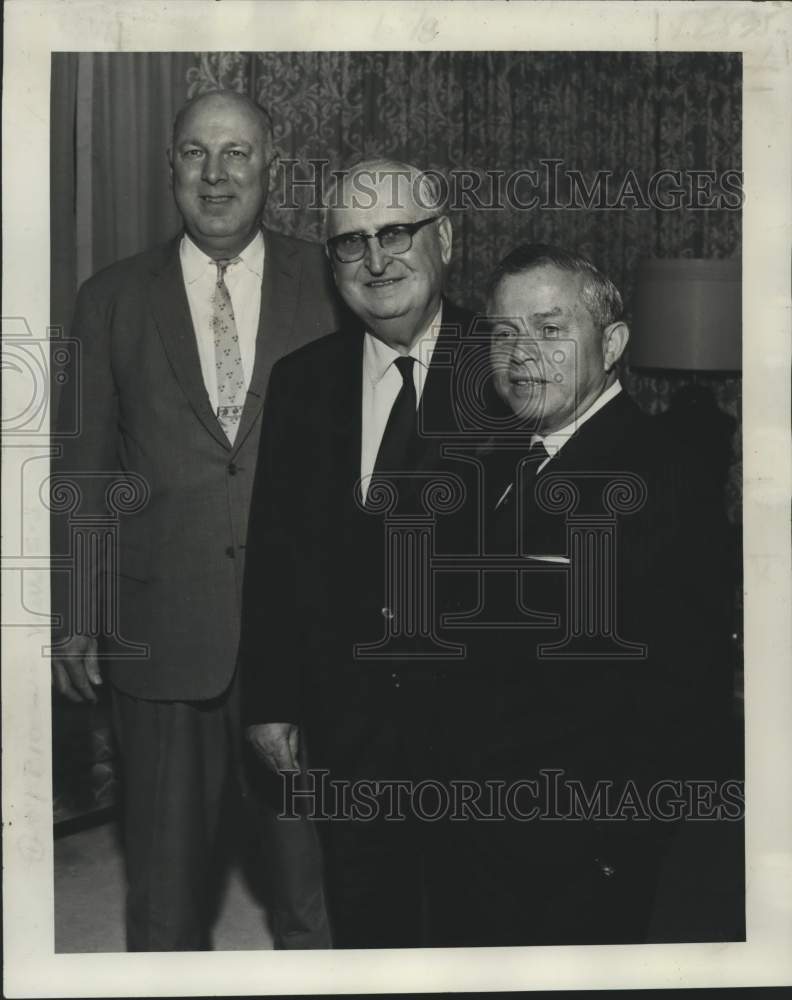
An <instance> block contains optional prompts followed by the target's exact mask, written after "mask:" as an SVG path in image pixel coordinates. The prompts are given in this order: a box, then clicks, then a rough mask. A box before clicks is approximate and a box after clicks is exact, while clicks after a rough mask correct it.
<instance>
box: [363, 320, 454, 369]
mask: <svg viewBox="0 0 792 1000" xmlns="http://www.w3.org/2000/svg"><path fill="white" fill-rule="evenodd" d="M442 314H443V307H442V305H441V306H440V308H439V309H438V310H437V312H436V313H435V315H434V318H433V319H432V321H431V322H430V323H429V324H428V325H427V327H426V329H425V330H424V331H423V332H422V333H421V336H420V337H418V339H417V340H416V341H415V343H414V344H413V345H412V347H411V348H410V350H409V356H410V357H411V358H415V360H416V361H417V362H418V363H419V364H421V365H423V366H424V368H428V367H429V365H430V364H431V363H432V355H433V354H434V349H435V346H436V344H437V332H438V330H439V328H440V324H441V321H442ZM363 353H364V364H365V369H366V372H367V373H368V377H369V379H370V381H371V384H372V385H377V383H378V382H380V380H381V379H382V378H383V376H384V375H385V373H386V372H387V370H388V369H389V368H390V366H391V365H392V364H393V362H394V361H395V360H396V358H398V357H399V356H400V355H399V352H398V351H396V350H394V348H392V347H389V346H388V345H387V344H386V343H384V342H383V341H382V340H380V339H379V338H378V337H375V336H374V335H373V334H371V333H369V332H368V331H366V336H365V341H364V345H363Z"/></svg>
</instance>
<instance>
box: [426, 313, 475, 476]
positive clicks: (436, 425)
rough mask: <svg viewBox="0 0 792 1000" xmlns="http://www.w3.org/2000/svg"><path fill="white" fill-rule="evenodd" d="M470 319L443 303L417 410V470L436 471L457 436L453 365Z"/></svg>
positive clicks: (467, 314)
mask: <svg viewBox="0 0 792 1000" xmlns="http://www.w3.org/2000/svg"><path fill="white" fill-rule="evenodd" d="M471 319H472V316H471V315H470V314H469V313H466V312H465V311H464V310H461V309H457V308H456V307H455V306H453V305H451V304H450V303H448V302H443V314H442V325H441V328H440V333H439V335H438V338H437V344H436V345H435V349H434V352H433V354H432V363H431V364H430V366H429V371H428V372H427V375H426V382H425V383H424V389H423V393H422V394H421V402H420V405H419V407H418V432H419V439H420V444H419V447H418V452H417V455H416V462H415V467H416V470H420V469H425V468H429V467H432V468H436V467H437V461H438V459H439V457H440V450H441V444H442V443H443V441H447V442H452V443H453V442H454V440H455V439H456V438H457V437H458V435H459V427H458V425H457V419H456V414H455V408H454V405H453V404H454V378H455V364H456V360H457V357H458V355H459V346H460V341H461V339H462V338H463V337H464V336H465V334H466V333H467V328H468V326H469V323H470V320H471Z"/></svg>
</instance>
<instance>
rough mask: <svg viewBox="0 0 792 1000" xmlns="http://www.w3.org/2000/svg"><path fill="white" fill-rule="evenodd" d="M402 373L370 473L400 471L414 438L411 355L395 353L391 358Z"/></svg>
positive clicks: (402, 469) (416, 400)
mask: <svg viewBox="0 0 792 1000" xmlns="http://www.w3.org/2000/svg"><path fill="white" fill-rule="evenodd" d="M393 363H394V365H395V366H396V367H397V368H398V370H399V374H400V375H401V377H402V387H401V389H400V390H399V395H398V396H397V397H396V399H395V400H394V401H393V406H392V407H391V411H390V416H389V417H388V423H387V424H386V425H385V433H384V434H383V435H382V441H381V443H380V446H379V451H378V452H377V461H376V462H375V463H374V474H375V475H376V474H377V473H378V472H404V471H405V464H406V459H407V457H408V452H409V448H410V445H411V443H412V442H413V441H414V439H415V433H416V428H417V425H418V419H417V416H416V412H415V411H416V409H417V406H418V398H417V396H416V394H415V380H414V379H413V367H414V365H415V358H411V357H409V356H407V357H404V356H402V357H399V358H396V360H395V361H394V362H393Z"/></svg>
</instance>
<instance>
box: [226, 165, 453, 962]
mask: <svg viewBox="0 0 792 1000" xmlns="http://www.w3.org/2000/svg"><path fill="white" fill-rule="evenodd" d="M328 203H329V206H330V207H329V209H328V212H327V220H326V221H327V237H328V238H327V242H326V247H327V255H328V258H329V260H330V264H331V266H332V270H333V274H334V277H335V281H336V285H337V287H338V289H339V291H340V293H341V296H342V297H343V299H344V300H345V302H346V304H347V305H348V306H349V308H350V309H351V311H352V312H353V313H354V315H355V321H354V322H351V323H350V324H348V325H347V327H346V328H345V329H342V330H339V331H337V332H336V333H334V334H332V335H330V336H329V337H325V338H323V339H321V340H319V341H317V342H315V343H314V344H313V345H311V346H310V347H307V348H302V349H300V350H298V351H296V352H295V353H293V354H292V355H290V356H288V357H287V358H284V359H283V360H282V361H281V362H279V363H278V364H277V365H276V366H275V368H274V369H273V373H272V378H271V381H270V388H269V395H268V402H267V414H266V420H265V421H264V426H265V428H266V431H265V436H264V437H263V438H262V443H261V450H260V453H259V463H260V464H259V467H258V473H257V480H256V484H255V486H254V495H253V502H252V508H251V521H250V530H249V536H248V550H247V566H246V577H245V588H244V609H243V626H242V643H241V658H242V659H241V662H242V664H243V678H244V698H243V703H244V706H245V712H246V715H247V725H248V728H247V736H248V739H249V741H250V743H251V744H252V746H253V747H254V749H255V750H256V751H257V753H258V754H259V756H260V757H261V759H262V761H263V763H264V764H265V765H266V766H267V767H268V768H270V769H271V770H273V771H276V772H277V771H290V770H291V771H293V770H294V769H297V768H300V767H302V768H305V759H306V757H305V755H306V753H307V756H308V758H309V759H310V765H311V768H313V769H314V770H311V771H305V770H304V771H303V774H302V779H301V784H300V787H299V789H298V793H299V794H298V798H299V799H300V801H302V802H303V803H304V804H306V806H307V807H308V808H309V810H311V809H313V810H314V812H315V811H316V810H317V809H318V810H319V818H320V819H327V822H320V823H319V827H320V832H321V833H322V834H323V835H324V842H325V847H326V852H325V857H326V877H327V889H328V895H329V901H330V913H331V922H332V928H333V939H334V945H335V947H341V948H354V947H358V948H366V947H369V948H376V947H416V946H421V945H439V944H445V943H447V944H453V943H454V941H453V931H452V928H453V925H454V922H455V920H456V919H458V918H459V916H460V914H463V913H464V912H465V911H464V906H463V905H462V901H461V899H460V898H459V896H458V893H459V892H460V891H461V890H460V885H461V884H463V883H464V879H463V878H462V877H460V864H459V862H458V861H457V860H455V859H454V852H453V849H452V842H453V834H452V832H451V827H449V825H448V824H447V823H442V822H441V823H438V824H433V823H432V822H430V821H428V820H427V819H426V818H424V819H423V820H421V819H420V818H416V816H415V815H414V814H410V812H409V809H406V810H405V809H403V808H402V807H401V805H402V804H401V803H399V802H396V801H394V800H393V799H394V794H393V793H394V789H395V785H394V784H391V785H389V786H388V791H387V794H386V793H385V792H384V791H383V785H382V784H379V785H378V784H377V783H378V782H380V783H382V782H386V783H387V782H392V783H396V784H398V782H402V783H403V784H404V783H407V782H411V783H412V785H411V787H415V785H416V783H418V782H421V781H424V782H427V781H428V782H432V781H434V782H435V784H433V785H432V789H433V790H434V794H436V795H439V796H441V797H442V783H443V782H444V781H445V780H446V779H447V778H448V776H449V775H450V774H452V773H454V771H455V769H457V770H458V768H459V762H460V757H459V751H460V748H461V747H462V746H463V745H464V744H465V742H466V738H468V739H469V733H468V732H465V733H463V726H462V724H461V720H462V718H463V717H464V713H463V708H462V706H464V705H468V704H469V703H470V702H469V697H468V696H467V695H466V694H465V682H464V680H463V675H462V672H460V673H459V674H458V675H457V676H454V675H453V671H449V670H447V669H443V667H444V664H442V663H438V661H436V660H431V659H429V658H427V656H426V648H425V646H421V643H420V641H418V640H419V639H420V636H418V638H417V639H416V640H415V646H414V648H407V649H403V650H402V651H401V653H400V654H399V655H391V654H388V652H387V651H386V652H384V653H383V655H382V656H381V657H379V658H377V657H376V656H375V657H374V658H367V657H366V651H365V650H361V646H363V647H365V646H366V645H367V644H368V649H369V651H370V650H371V649H372V647H373V648H376V643H377V642H378V641H381V640H382V639H383V635H386V636H387V635H388V634H392V632H393V630H394V629H396V631H399V626H400V625H401V624H403V625H404V631H405V632H406V633H411V630H412V633H411V634H413V635H417V634H418V633H419V632H420V627H419V626H418V625H417V624H416V623H415V622H413V623H412V624H410V623H407V622H405V621H404V619H405V618H406V617H407V616H408V615H407V609H408V606H409V604H410V597H411V596H412V597H414V596H415V588H417V587H420V586H421V584H420V582H418V577H420V574H421V564H420V557H419V556H418V555H416V556H415V558H416V562H415V563H414V564H413V565H412V569H413V571H414V575H413V576H412V577H411V583H410V584H408V585H407V586H408V588H410V587H412V588H413V590H412V592H411V594H410V593H408V594H402V595H397V596H395V597H394V595H393V591H389V590H388V574H389V573H397V574H398V573H399V572H400V571H401V570H404V569H405V567H404V566H396V565H395V563H394V560H393V558H392V556H393V554H392V552H389V553H386V549H385V544H386V528H385V518H386V514H387V516H389V517H391V518H393V517H396V516H398V517H403V518H405V519H406V521H409V519H410V518H416V517H418V518H420V516H421V511H422V509H423V508H422V494H421V488H422V485H425V484H426V483H427V482H428V481H429V480H430V479H431V477H432V476H433V475H442V474H443V473H447V472H449V471H453V472H454V473H455V474H458V473H459V468H457V467H459V466H461V465H462V463H459V462H456V463H455V462H454V461H453V460H450V461H449V459H447V458H445V457H444V456H443V453H442V428H448V430H449V433H453V429H454V427H455V414H454V412H453V405H452V398H451V393H450V392H449V385H450V380H449V367H448V366H449V358H451V357H452V356H453V353H454V348H455V346H456V345H458V344H459V342H460V339H461V338H462V337H464V335H465V334H466V332H467V330H468V327H469V325H470V322H471V320H472V317H471V315H470V314H469V313H466V312H464V311H462V310H460V309H458V308H456V307H454V306H453V305H452V304H450V303H449V302H448V301H446V300H445V299H444V298H443V280H444V276H445V272H446V268H447V266H448V264H449V261H450V258H451V246H452V231H451V223H450V221H449V219H448V218H447V216H446V215H445V214H444V212H443V204H442V201H441V198H440V196H439V185H438V183H437V180H436V178H432V177H431V176H430V175H428V174H422V173H421V172H420V171H419V170H418V169H417V168H415V167H413V166H410V165H409V164H405V163H399V162H393V161H388V160H373V161H367V162H363V163H360V164H358V165H357V166H355V167H354V168H352V169H351V170H349V171H347V172H345V173H344V174H343V175H342V176H341V177H340V178H338V181H337V183H336V185H335V187H334V188H333V190H332V191H331V192H330V194H329V197H328ZM430 426H431V428H432V429H433V433H426V428H427V427H430ZM438 428H440V429H441V431H440V433H439V434H438V433H436V431H437V429H438ZM383 497H386V498H388V502H387V503H385V504H383V503H381V501H382V499H383ZM383 507H387V508H388V511H387V512H386V511H385V510H383ZM441 521H442V522H443V525H442V526H441V524H440V522H441ZM437 522H438V523H437V529H438V532H440V529H441V527H446V525H447V530H448V534H447V535H446V536H445V537H446V538H448V539H450V538H451V537H452V535H453V530H454V529H453V527H452V524H453V518H448V519H445V518H437ZM438 537H439V538H440V540H439V541H438ZM435 541H436V544H442V535H439V536H436V539H435ZM451 544H453V543H451ZM389 594H390V595H391V596H389ZM431 596H434V595H431ZM427 600H428V601H429V600H431V597H430V596H428V597H427ZM441 602H442V598H441ZM408 645H409V644H408ZM445 666H446V667H447V664H446V665H445ZM319 770H323V771H325V772H326V773H325V775H324V779H323V792H324V794H323V795H321V794H320V789H319V787H318V786H319V784H320V776H319V774H318V771H319ZM325 779H326V780H325ZM333 782H336V783H337V784H336V785H333ZM286 787H287V789H289V788H291V789H292V791H293V790H294V789H295V787H296V786H295V784H294V783H292V784H288V783H287V786H286ZM432 789H430V790H429V791H430V795H429V798H431V792H432ZM287 798H288V796H287ZM429 798H427V800H426V802H425V803H424V805H425V806H426V809H427V811H431V808H432V806H431V803H430V802H429ZM293 801H294V796H292V797H291V800H290V803H293ZM290 803H287V807H288V806H289V804H290ZM388 817H390V818H388Z"/></svg>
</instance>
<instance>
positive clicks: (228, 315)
mask: <svg viewBox="0 0 792 1000" xmlns="http://www.w3.org/2000/svg"><path fill="white" fill-rule="evenodd" d="M239 260H240V258H239V257H233V258H232V259H231V260H216V261H215V264H216V266H217V283H216V284H215V289H214V292H213V293H212V319H211V326H212V333H213V334H214V343H215V374H216V377H217V419H218V421H219V422H220V426H221V427H222V428H223V430H224V432H225V435H226V437H227V438H228V440H229V442H230V443H231V444H233V443H234V439H235V438H236V434H237V429H238V427H239V418H240V417H241V416H242V406H243V403H244V399H245V375H244V371H243V370H242V355H241V353H240V350H239V334H238V333H237V326H236V319H235V318H234V307H233V305H232V304H231V296H230V295H229V293H228V288H227V287H226V283H225V273H226V270H227V269H228V268H229V267H231V266H232V265H234V264H237V263H239Z"/></svg>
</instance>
